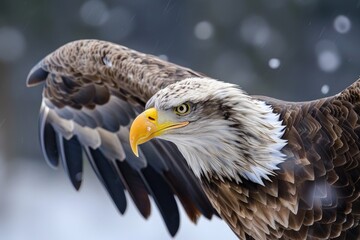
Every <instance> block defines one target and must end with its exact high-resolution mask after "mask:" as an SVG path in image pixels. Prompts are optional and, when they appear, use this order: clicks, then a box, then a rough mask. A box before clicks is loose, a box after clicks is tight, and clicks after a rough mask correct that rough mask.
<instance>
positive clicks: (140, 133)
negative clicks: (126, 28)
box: [27, 40, 360, 239]
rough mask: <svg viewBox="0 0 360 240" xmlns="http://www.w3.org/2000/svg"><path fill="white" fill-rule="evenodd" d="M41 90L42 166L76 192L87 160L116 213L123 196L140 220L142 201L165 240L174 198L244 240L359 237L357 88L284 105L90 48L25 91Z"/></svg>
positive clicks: (109, 48)
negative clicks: (59, 173)
mask: <svg viewBox="0 0 360 240" xmlns="http://www.w3.org/2000/svg"><path fill="white" fill-rule="evenodd" d="M41 82H44V83H45V87H44V91H43V101H42V105H41V110H40V143H41V148H42V151H43V154H44V156H45V158H46V159H47V161H48V162H49V163H50V165H52V166H57V165H58V164H59V161H62V163H63V165H64V166H65V169H66V170H67V173H68V175H69V177H70V180H71V182H72V183H73V185H74V187H75V188H76V189H78V188H79V187H80V184H81V181H82V178H81V174H82V157H81V156H82V152H84V153H85V154H86V156H87V158H88V160H89V162H90V164H91V165H92V167H93V169H94V171H95V172H96V174H97V176H98V177H99V179H100V180H101V182H102V183H103V184H104V186H105V187H106V189H107V190H108V192H109V194H110V195H111V197H112V199H113V200H114V202H115V204H116V206H117V207H118V208H119V210H120V211H121V212H124V211H125V209H126V198H125V195H124V190H127V191H128V193H129V195H130V196H131V198H132V199H133V201H134V203H135V205H136V206H137V207H138V209H139V211H140V213H141V214H142V215H143V216H144V217H147V216H149V214H150V202H149V198H148V196H149V195H151V196H152V197H153V198H154V200H155V202H156V204H157V206H158V208H159V209H160V212H161V214H162V216H163V218H164V221H165V223H166V225H167V227H168V229H169V231H170V233H171V234H172V235H174V234H175V233H176V232H177V230H178V226H179V213H178V208H177V205H176V202H175V199H174V195H176V196H177V197H178V198H179V200H180V202H181V204H182V205H183V207H184V209H185V211H186V212H187V214H188V215H189V217H190V219H191V220H193V221H196V219H197V218H198V217H199V215H200V214H202V215H204V216H205V217H207V218H210V217H211V216H212V215H213V214H218V215H219V216H220V217H221V218H222V219H224V220H225V221H226V222H227V223H228V225H229V226H230V228H231V229H232V230H233V231H234V233H235V234H236V235H237V236H238V237H239V238H241V239H356V238H358V237H359V236H360V235H359V234H360V231H359V219H360V215H359V214H360V206H359V205H360V200H359V197H360V191H359V188H360V182H359V179H360V167H359V166H358V165H359V161H360V154H359V148H360V142H359V139H358V138H359V134H360V128H359V127H360V120H359V114H360V99H359V97H360V96H359V94H360V82H355V83H354V84H353V85H351V86H350V87H348V88H347V89H345V90H344V91H342V92H341V93H339V94H337V95H335V96H333V97H328V98H323V99H319V100H314V101H310V102H302V103H295V102H294V103H293V102H284V101H279V100H276V99H272V98H267V97H260V96H250V95H248V94H246V93H245V92H244V91H242V90H241V89H240V88H239V87H238V86H236V85H234V84H229V83H225V82H221V81H218V80H214V79H211V78H209V77H206V76H205V75H203V74H200V73H197V72H194V71H192V70H190V69H187V68H183V67H180V66H178V65H175V64H171V63H168V62H166V61H163V60H160V59H158V58H156V57H154V56H151V55H147V54H142V53H139V52H136V51H134V50H131V49H128V48H126V47H123V46H119V45H116V44H113V43H109V42H104V41H98V40H80V41H75V42H71V43H68V44H66V45H64V46H62V47H61V48H59V49H58V50H56V51H55V52H53V53H51V54H50V55H48V56H47V57H45V58H44V59H43V60H41V61H40V62H39V63H38V64H37V65H36V66H35V67H34V68H33V69H32V70H31V72H30V74H29V76H28V80H27V84H28V85H29V86H32V85H36V84H38V83H41ZM136 115H138V116H137V117H136ZM134 119H135V120H134ZM133 120H134V121H133ZM131 125H132V126H131ZM130 126H131V130H130ZM132 151H133V152H134V153H135V154H136V155H137V156H139V157H136V156H135V154H133V153H132Z"/></svg>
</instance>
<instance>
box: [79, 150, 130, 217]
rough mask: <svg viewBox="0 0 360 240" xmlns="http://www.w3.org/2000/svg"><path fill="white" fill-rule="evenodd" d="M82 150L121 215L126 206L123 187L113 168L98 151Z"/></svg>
mask: <svg viewBox="0 0 360 240" xmlns="http://www.w3.org/2000/svg"><path fill="white" fill-rule="evenodd" d="M84 150H85V153H86V155H87V157H88V159H89V161H90V164H91V166H92V167H93V168H94V170H95V172H96V173H97V176H98V177H99V178H100V180H101V182H102V183H103V184H104V186H105V188H106V189H107V190H108V192H109V194H110V196H111V198H112V199H113V201H114V203H115V205H116V207H117V208H118V209H119V211H120V212H121V213H122V214H124V212H125V210H126V205H127V202H126V196H125V193H124V189H125V187H124V185H123V184H122V182H121V179H120V177H119V175H118V174H117V172H116V169H115V166H114V165H113V164H112V163H111V162H109V161H108V160H107V159H106V157H105V156H104V154H102V153H101V151H100V150H93V149H91V148H90V149H84Z"/></svg>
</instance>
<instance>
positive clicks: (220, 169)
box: [130, 78, 286, 184]
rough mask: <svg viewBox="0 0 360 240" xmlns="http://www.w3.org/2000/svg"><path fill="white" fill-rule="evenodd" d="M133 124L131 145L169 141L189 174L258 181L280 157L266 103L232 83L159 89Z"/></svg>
mask: <svg viewBox="0 0 360 240" xmlns="http://www.w3.org/2000/svg"><path fill="white" fill-rule="evenodd" d="M145 108H146V110H145V111H144V112H143V113H141V114H140V115H139V116H138V117H137V118H136V119H135V120H134V122H133V124H132V126H131V129H130V144H131V147H132V150H133V152H134V153H135V154H136V155H138V147H137V146H138V145H139V144H142V143H144V142H147V141H149V140H150V139H152V138H154V137H157V138H161V139H165V140H168V141H171V142H173V143H174V144H175V145H176V146H177V147H178V149H179V150H180V152H181V153H182V154H183V156H184V158H185V159H186V161H187V163H188V164H189V166H190V168H191V169H192V170H193V172H194V174H195V175H196V176H197V177H199V178H201V177H206V178H209V177H210V176H212V175H214V174H215V175H217V177H219V178H220V179H223V178H229V179H231V180H235V181H237V182H241V178H245V179H249V180H251V181H254V182H256V183H259V184H263V180H264V179H266V180H269V176H270V175H273V174H274V170H276V169H278V167H277V165H278V164H279V163H281V162H283V161H284V159H285V157H284V154H283V153H282V152H281V149H282V148H283V147H284V146H285V144H286V141H285V140H284V139H282V138H281V137H282V135H283V132H284V126H282V124H281V123H282V122H281V120H280V119H279V116H278V115H277V114H276V113H273V110H272V108H271V106H269V105H266V104H265V103H264V102H262V101H259V100H256V99H254V98H252V97H250V96H249V95H247V94H246V93H245V92H243V91H242V90H241V89H239V88H238V87H237V86H236V85H234V84H230V83H224V82H221V81H217V80H214V79H210V78H189V79H185V80H182V81H179V82H176V83H174V84H171V85H169V86H167V87H166V88H164V89H162V90H160V91H158V92H157V93H156V94H155V95H154V96H153V97H152V98H151V99H150V100H149V101H148V102H147V104H146V107H145Z"/></svg>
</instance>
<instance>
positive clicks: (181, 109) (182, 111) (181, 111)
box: [174, 103, 190, 115]
mask: <svg viewBox="0 0 360 240" xmlns="http://www.w3.org/2000/svg"><path fill="white" fill-rule="evenodd" d="M174 112H175V113H176V114H178V115H186V114H188V113H190V104H189V103H183V104H180V105H179V106H176V107H174Z"/></svg>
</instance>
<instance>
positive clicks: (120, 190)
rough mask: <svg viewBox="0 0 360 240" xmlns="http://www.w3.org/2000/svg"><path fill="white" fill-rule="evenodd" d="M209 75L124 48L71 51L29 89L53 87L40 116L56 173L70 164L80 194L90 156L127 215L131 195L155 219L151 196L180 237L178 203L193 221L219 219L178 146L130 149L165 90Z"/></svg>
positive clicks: (83, 45)
mask: <svg viewBox="0 0 360 240" xmlns="http://www.w3.org/2000/svg"><path fill="white" fill-rule="evenodd" d="M194 76H203V75H202V74H200V73H196V72H194V71H192V70H190V69H187V68H183V67H180V66H177V65H175V64H171V63H168V62H165V61H163V60H161V59H158V58H156V57H154V56H151V55H146V54H142V53H139V52H136V51H134V50H131V49H128V48H125V47H123V46H120V45H116V44H112V43H109V42H103V41H97V40H80V41H76V42H72V43H69V44H66V45H64V46H62V47H61V48H59V49H58V50H56V51H55V52H53V53H51V54H49V55H48V56H47V57H45V58H44V59H43V60H42V61H40V62H39V63H38V64H37V65H36V66H35V67H34V68H33V69H32V70H31V71H30V73H29V75H28V79H27V84H28V86H33V85H37V84H39V83H41V82H44V83H45V87H44V91H43V102H42V106H41V109H40V143H41V149H42V151H43V155H44V157H45V159H46V160H47V161H48V162H49V164H50V165H52V166H54V167H55V166H57V165H58V163H59V159H61V160H62V163H63V165H64V166H65V169H66V171H67V172H68V175H69V178H70V180H71V182H72V183H73V185H74V187H75V188H76V189H78V188H79V187H80V185H81V173H82V159H81V155H82V151H83V152H85V155H86V156H87V158H88V160H89V162H90V164H91V166H92V168H93V170H94V171H95V173H96V175H97V177H98V178H99V180H100V181H101V182H102V183H103V185H104V187H105V188H106V189H107V191H108V192H109V194H110V196H111V198H112V199H113V201H114V203H115V205H116V206H117V208H118V209H119V211H120V212H121V213H124V212H125V210H126V205H127V200H126V196H125V193H124V191H125V190H126V191H127V192H128V193H129V195H130V197H131V198H132V199H133V201H134V203H135V205H136V206H137V208H138V209H139V211H140V213H141V214H142V215H143V216H144V217H145V218H146V217H148V216H149V215H150V201H149V196H151V197H152V198H153V199H154V201H155V203H156V205H157V207H158V208H159V210H160V213H161V215H162V216H163V219H164V222H165V224H166V226H167V228H168V230H169V232H170V234H171V235H172V236H173V235H175V233H176V232H177V231H178V228H179V218H180V216H179V210H178V206H177V202H176V200H175V196H176V197H177V198H178V199H179V200H180V203H181V204H182V205H183V207H184V208H185V211H186V212H187V214H188V216H189V218H190V219H191V220H192V221H194V222H196V220H197V219H198V217H199V216H200V215H201V214H202V215H204V216H205V217H207V218H211V217H212V215H213V214H214V213H215V211H214V209H213V208H212V206H211V204H210V202H209V200H208V198H207V197H206V195H205V193H204V192H203V190H202V188H201V186H200V182H199V180H198V179H197V178H196V177H195V176H194V175H193V173H192V172H191V170H190V168H189V167H188V166H187V164H186V162H185V160H184V159H183V157H182V156H181V154H180V152H179V151H178V150H177V148H176V147H175V145H173V144H171V143H168V142H164V141H161V140H156V141H152V142H150V143H147V144H144V145H142V146H141V147H140V149H139V153H140V158H136V157H135V156H134V155H133V153H132V151H131V148H130V145H129V142H128V136H129V126H130V123H131V122H132V120H133V119H134V117H135V115H136V114H137V113H139V112H140V111H143V110H144V107H145V103H146V102H147V101H148V100H149V98H150V97H151V96H152V95H154V94H155V93H156V92H157V91H158V90H160V89H161V88H163V87H165V86H167V85H168V84H171V83H174V82H176V81H179V80H182V79H185V78H188V77H194Z"/></svg>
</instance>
